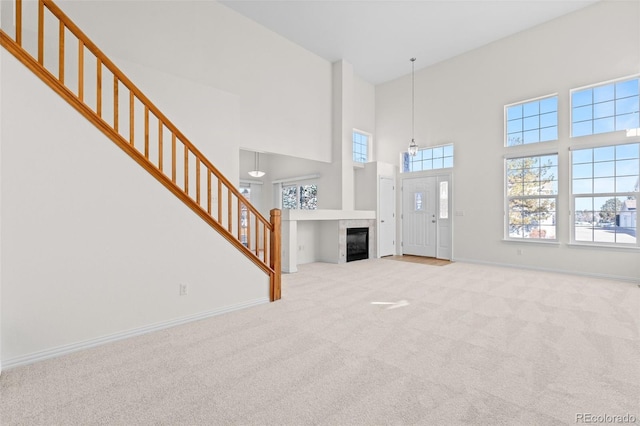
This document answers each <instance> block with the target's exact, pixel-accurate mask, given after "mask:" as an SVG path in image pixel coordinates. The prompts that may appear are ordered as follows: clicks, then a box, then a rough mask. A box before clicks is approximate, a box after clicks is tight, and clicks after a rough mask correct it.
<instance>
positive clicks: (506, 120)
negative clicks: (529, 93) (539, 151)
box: [503, 93, 559, 148]
mask: <svg viewBox="0 0 640 426" xmlns="http://www.w3.org/2000/svg"><path fill="white" fill-rule="evenodd" d="M548 99H555V104H556V109H555V125H551V126H542V124H541V122H540V120H541V117H542V116H543V115H547V114H552V113H553V111H549V112H544V113H541V112H540V109H539V108H538V113H537V114H533V115H530V116H527V117H530V118H531V117H537V121H538V125H537V127H535V128H531V129H530V131H533V130H537V131H538V140H537V141H535V142H525V141H524V133H525V130H524V119H525V118H527V117H524V115H523V116H522V117H521V120H522V121H523V123H522V124H523V126H522V130H521V133H522V134H523V140H522V142H521V143H518V144H509V134H510V133H509V122H510V121H515V120H517V119H518V118H516V119H512V120H509V116H508V111H509V109H510V108H514V107H517V106H522V107H523V108H524V106H525V105H529V104H533V103H540V102H542V101H545V100H548ZM553 127H555V129H556V137H555V138H554V139H545V140H540V131H541V130H542V129H549V128H553ZM503 131H504V146H505V147H507V148H512V147H514V146H523V145H535V144H539V143H546V142H555V141H557V140H558V132H559V125H558V94H557V93H552V94H549V95H544V96H539V97H537V98H532V99H527V100H525V101H520V102H514V103H512V104H508V105H505V106H504V129H503ZM512 133H513V132H512Z"/></svg>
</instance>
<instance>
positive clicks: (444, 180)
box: [402, 174, 452, 260]
mask: <svg viewBox="0 0 640 426" xmlns="http://www.w3.org/2000/svg"><path fill="white" fill-rule="evenodd" d="M450 205H451V175H450V174H446V175H434V176H421V177H411V178H404V179H402V254H411V255H416V256H426V257H434V258H438V259H446V260H451V254H452V247H451V242H452V238H451V233H452V229H451V214H450V211H451V209H450Z"/></svg>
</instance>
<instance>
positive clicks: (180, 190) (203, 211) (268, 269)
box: [0, 0, 281, 301]
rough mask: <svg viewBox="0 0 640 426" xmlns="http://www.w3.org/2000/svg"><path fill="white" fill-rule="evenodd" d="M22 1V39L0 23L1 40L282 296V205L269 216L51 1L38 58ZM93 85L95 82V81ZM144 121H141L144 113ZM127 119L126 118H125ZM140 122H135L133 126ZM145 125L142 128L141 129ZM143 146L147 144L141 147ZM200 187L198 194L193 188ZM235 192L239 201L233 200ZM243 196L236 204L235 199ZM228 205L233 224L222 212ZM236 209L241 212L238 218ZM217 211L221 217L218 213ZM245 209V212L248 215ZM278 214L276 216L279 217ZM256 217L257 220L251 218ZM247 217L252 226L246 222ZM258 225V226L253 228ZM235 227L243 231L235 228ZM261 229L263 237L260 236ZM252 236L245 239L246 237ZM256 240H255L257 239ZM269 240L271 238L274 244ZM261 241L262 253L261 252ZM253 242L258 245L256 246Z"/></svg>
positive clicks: (43, 5) (18, 13)
mask: <svg viewBox="0 0 640 426" xmlns="http://www.w3.org/2000/svg"><path fill="white" fill-rule="evenodd" d="M14 1H15V17H16V21H15V22H16V25H15V30H16V34H15V40H14V39H12V38H11V37H10V36H9V35H8V34H7V33H5V32H4V30H0V43H1V45H2V46H3V47H4V48H6V49H7V50H8V51H9V52H10V53H11V54H13V55H14V56H15V57H16V58H17V59H18V60H20V61H21V62H22V63H23V64H24V65H25V66H26V67H27V68H29V69H30V70H31V71H32V72H33V73H34V74H36V75H37V76H38V77H39V78H40V79H41V80H43V81H44V82H45V83H46V84H47V85H49V86H50V87H51V88H52V89H53V90H54V91H56V92H57V93H58V94H59V95H60V96H61V97H62V98H63V99H65V100H66V101H67V102H68V103H69V104H70V105H71V106H73V107H74V108H75V109H76V110H77V111H78V112H80V114H82V115H83V116H84V117H85V118H86V119H87V120H89V121H90V122H91V123H93V124H94V125H95V126H96V127H97V128H98V129H99V130H101V131H102V132H103V133H104V134H105V135H107V136H108V137H109V138H110V139H111V140H112V141H113V142H114V143H116V145H118V146H119V147H120V148H121V149H122V150H123V151H124V152H126V153H127V154H128V155H129V156H130V157H131V158H133V159H134V160H135V161H136V162H137V163H138V164H139V165H141V166H142V167H143V168H144V169H145V170H147V171H148V172H149V173H150V174H151V175H153V176H154V177H155V178H156V179H157V180H158V181H159V182H160V183H162V184H163V185H164V186H165V187H166V188H167V189H169V190H170V191H171V192H172V193H173V194H174V195H176V196H177V197H178V198H179V199H181V200H182V201H183V202H184V203H185V204H186V205H187V206H188V207H189V208H191V209H192V210H193V211H194V212H195V213H196V214H198V215H199V216H200V217H201V218H202V219H203V220H204V221H205V222H207V223H208V224H209V225H210V226H212V227H213V228H214V229H215V230H216V231H217V232H219V233H220V234H221V235H222V236H223V237H224V238H225V239H227V240H228V241H229V242H230V243H231V244H232V245H234V246H235V247H236V248H237V249H238V250H240V251H241V252H242V253H243V254H244V255H245V256H247V257H248V258H249V259H251V261H253V262H254V263H255V264H256V265H258V267H260V268H261V269H262V270H263V271H264V272H265V273H267V274H268V275H269V277H270V298H271V300H272V301H274V300H278V299H279V298H280V275H281V272H280V264H281V260H280V244H281V243H280V235H279V233H280V221H279V217H280V215H279V211H278V214H277V215H275V216H274V212H273V211H272V212H271V218H270V220H267V219H266V218H265V217H264V216H262V215H261V214H260V212H259V211H258V210H257V209H256V208H255V207H254V206H253V205H252V204H251V203H250V202H249V201H248V200H246V199H245V198H244V196H243V195H242V193H241V192H240V191H239V190H238V189H237V188H236V187H235V186H234V185H233V184H232V183H231V182H230V181H229V180H228V179H227V178H226V177H225V176H224V175H223V174H222V173H221V172H220V171H219V170H218V169H217V168H216V167H215V166H214V165H213V164H212V163H211V162H210V161H209V160H208V159H207V158H206V157H205V156H204V155H203V154H202V153H201V152H200V151H199V150H198V149H197V148H196V147H195V145H194V144H193V143H192V142H191V141H190V140H189V139H187V137H186V136H185V135H184V134H183V133H182V132H181V131H180V130H179V129H178V128H177V127H176V126H175V125H174V124H173V123H172V122H171V121H170V120H169V119H168V118H167V117H166V116H165V115H164V114H163V113H162V112H161V111H160V110H159V109H158V108H157V107H156V106H155V104H153V103H152V102H151V101H150V100H149V99H148V98H147V97H146V96H145V95H144V94H143V93H142V91H141V90H140V89H139V88H138V87H137V86H136V85H134V84H133V82H131V80H129V79H128V78H127V77H126V76H125V75H124V73H123V72H122V71H121V70H120V69H119V68H118V67H116V65H115V64H114V63H113V62H112V61H111V60H110V59H109V58H108V57H107V56H106V55H105V54H104V53H103V52H102V51H101V50H100V49H99V48H98V47H97V46H96V45H95V44H94V43H93V42H92V41H91V40H90V39H89V38H88V37H87V36H86V35H85V34H84V32H82V31H81V30H80V29H79V28H78V26H77V25H75V24H74V23H73V22H72V21H71V20H70V19H69V18H68V17H67V16H66V15H65V14H64V13H63V12H62V10H61V9H60V8H59V7H58V6H56V5H55V4H54V3H53V2H52V1H51V0H39V1H38V11H37V13H38V18H37V19H38V30H37V33H38V46H37V58H34V57H33V56H32V55H31V54H30V53H29V52H28V51H27V50H26V49H24V48H23V47H22V33H23V31H24V26H23V25H22V19H23V10H22V0H14ZM45 10H48V11H50V12H51V14H53V15H54V16H55V17H56V18H57V19H58V26H59V28H58V31H57V34H58V55H59V57H58V66H57V69H56V70H55V71H57V74H58V75H57V76H56V75H54V71H53V70H50V69H48V68H47V66H46V65H45V60H44V56H45V42H46V40H45V37H46V34H47V32H46V31H45V29H44V21H45ZM66 30H68V31H69V32H70V33H71V34H72V35H73V36H75V37H76V38H77V40H78V50H77V55H78V70H77V71H78V73H77V77H78V81H77V92H74V90H73V89H71V88H70V87H68V86H67V85H66V84H65V45H66V41H65V32H66ZM85 53H90V54H93V56H94V57H95V59H96V64H97V66H96V76H95V79H94V80H93V82H95V86H96V105H95V110H94V109H92V108H91V106H89V105H88V104H87V103H86V102H85V98H86V96H85V93H86V90H85V85H86V84H87V83H86V82H91V81H92V80H91V79H85V65H84V64H85ZM103 67H104V68H105V69H106V70H108V71H109V72H111V73H112V74H113V123H112V124H110V123H109V122H107V121H106V120H105V118H104V117H103V114H102V111H103V91H102V89H103V88H102V82H103V69H102V68H103ZM89 84H91V83H89ZM120 85H122V86H123V87H125V88H126V89H127V90H128V91H129V99H128V107H129V114H128V117H127V115H126V114H122V116H121V114H120V111H119V101H120V96H119V95H120V94H119V86H120ZM138 103H140V104H142V106H143V108H144V116H143V117H140V115H138V118H137V119H136V112H135V106H136V104H138ZM122 117H124V120H127V119H128V129H129V135H128V138H125V137H124V136H123V135H121V134H120V133H119V130H120V128H121V126H120V119H121V118H122ZM150 117H153V118H154V119H157V120H158V127H157V128H158V143H157V147H158V153H157V154H158V158H157V160H158V161H157V164H156V163H154V162H153V160H152V159H151V158H150V140H149V138H150V135H149V131H150V130H149V129H150V123H149V120H150ZM141 119H142V120H143V121H142V123H141V122H140V121H139V120H141ZM125 124H127V123H126V121H125ZM134 124H135V125H134ZM136 128H139V129H143V138H142V139H143V140H142V142H141V141H140V140H139V139H141V138H138V139H136ZM165 129H166V130H167V131H168V132H169V133H170V134H171V168H170V170H167V172H165V170H164V169H165V167H164V147H163V139H164V137H163V135H164V132H165ZM141 131H142V130H141ZM136 143H137V144H138V145H142V151H141V150H140V149H139V148H138V147H137V146H136ZM178 143H179V144H182V147H183V149H182V155H183V164H181V165H180V167H181V168H178V164H177V154H178V150H177V144H178ZM191 159H195V168H194V169H195V170H193V169H191V171H190V167H189V163H190V161H191ZM201 168H204V171H205V173H206V179H207V185H206V188H207V196H206V206H202V204H201V202H203V201H202V200H203V197H202V196H201V191H202V186H203V185H201V180H202V179H203V177H202V174H201ZM178 171H181V172H182V178H183V179H182V182H180V183H179V182H178V181H177V172H178ZM193 172H194V173H195V181H194V182H193V183H192V184H191V185H190V175H189V173H193ZM212 175H213V176H214V177H215V179H216V180H217V187H214V185H212V183H211V180H212ZM194 188H195V196H193V195H192V193H193V191H194ZM225 191H226V193H227V197H226V198H227V200H226V203H225V202H224V201H223V193H224V192H225ZM214 195H217V198H216V200H217V209H213V208H212V198H213V196H214ZM234 198H235V200H234ZM234 201H236V203H234ZM225 204H226V213H227V214H226V224H225V217H223V212H224V209H223V207H225ZM234 209H236V210H237V217H236V218H235V222H234V215H233V212H234ZM214 213H217V216H214ZM242 213H244V214H246V220H245V221H243V220H242V219H243V218H242V215H241V214H242ZM274 217H277V220H276V219H274ZM251 219H254V220H251ZM243 223H245V225H244V226H243ZM253 226H255V228H254V230H253V232H252V231H251V228H252V227H253ZM234 228H236V232H235V233H234ZM260 232H262V241H261V239H260V238H259V237H260ZM243 237H244V238H245V239H246V246H245V245H244V244H243V242H242V241H241V239H242V238H243ZM252 240H254V241H255V244H254V243H253V242H252ZM268 242H269V244H268ZM261 243H262V257H261V256H260V252H261V247H260V244H261ZM252 245H253V246H252Z"/></svg>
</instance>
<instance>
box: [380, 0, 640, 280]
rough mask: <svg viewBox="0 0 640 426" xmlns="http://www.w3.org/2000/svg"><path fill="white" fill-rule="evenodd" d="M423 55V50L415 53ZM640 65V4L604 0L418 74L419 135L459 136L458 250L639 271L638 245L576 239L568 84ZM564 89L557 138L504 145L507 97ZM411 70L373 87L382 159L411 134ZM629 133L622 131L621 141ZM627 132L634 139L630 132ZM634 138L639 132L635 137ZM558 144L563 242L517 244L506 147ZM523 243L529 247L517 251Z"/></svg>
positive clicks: (436, 139)
mask: <svg viewBox="0 0 640 426" xmlns="http://www.w3.org/2000/svg"><path fill="white" fill-rule="evenodd" d="M418 59H419V58H418ZM638 72H640V3H638V2H617V1H605V2H599V3H597V4H595V5H592V6H590V7H587V8H585V9H583V10H580V11H578V12H575V13H573V14H570V15H566V16H564V17H561V18H558V19H556V20H554V21H551V22H548V23H545V24H543V25H541V26H539V27H536V28H533V29H530V30H527V31H524V32H522V33H519V34H517V35H515V36H512V37H509V38H507V39H503V40H500V41H498V42H495V43H492V44H490V45H487V46H484V47H482V48H480V49H477V50H474V51H472V52H469V53H467V54H464V55H461V56H458V57H456V58H453V59H451V60H449V61H446V62H443V63H440V64H438V65H436V66H433V67H430V68H427V69H424V70H421V71H419V72H417V73H416V76H415V77H416V78H415V87H416V96H415V107H416V127H415V134H416V141H417V142H418V144H419V145H421V146H433V145H439V144H442V143H446V142H453V143H454V146H455V168H454V198H453V208H454V210H455V211H456V212H460V213H463V214H464V216H457V215H456V216H454V252H453V256H454V258H456V259H467V260H473V261H480V262H490V263H500V264H510V265H519V266H525V267H533V268H542V269H553V270H561V271H570V272H579V273H587V274H599V275H610V276H618V277H624V278H630V279H636V280H637V279H638V278H640V254H639V253H638V251H629V250H627V251H625V250H620V249H618V250H616V249H609V250H607V249H597V248H588V249H583V248H575V247H569V246H567V244H566V243H568V242H569V219H568V218H569V184H568V179H569V175H568V165H569V155H568V147H569V146H579V145H586V144H590V143H593V142H595V141H598V140H600V141H601V140H602V138H601V137H600V138H596V137H594V138H589V137H583V138H579V139H576V140H570V138H569V129H568V127H569V112H568V109H569V90H570V89H571V88H574V87H580V86H583V85H587V84H593V83H598V82H601V81H606V80H610V79H614V78H619V77H623V76H628V75H632V74H636V73H638ZM553 93H558V97H559V141H558V142H553V143H545V144H539V146H529V145H527V146H523V147H517V148H512V149H506V148H504V146H503V145H504V136H503V111H504V109H503V108H504V105H506V104H509V103H513V102H518V101H523V100H527V99H530V98H533V97H538V96H543V95H548V94H553ZM410 96H411V78H410V76H405V77H403V78H401V79H398V80H396V81H392V82H389V83H386V84H382V85H379V86H377V87H376V136H377V138H376V140H377V145H376V149H377V153H378V159H379V160H380V161H386V162H391V163H394V164H398V153H399V152H400V151H404V150H406V146H407V144H408V142H409V140H410V138H411V109H410V108H411V102H410ZM621 139H622V140H627V138H625V137H624V135H618V138H617V139H615V141H619V140H621ZM628 140H631V139H630V138H629V139H628ZM636 140H637V139H636ZM536 150H550V151H552V152H558V153H559V161H560V164H561V165H563V166H564V167H561V171H560V175H559V178H560V193H559V202H558V218H559V224H558V234H559V238H560V242H561V244H560V245H558V246H548V245H544V246H543V245H540V244H527V245H523V244H515V243H506V242H503V241H502V238H503V235H504V222H503V220H504V217H503V212H504V198H503V194H504V188H503V182H504V177H503V156H504V155H505V154H507V153H509V154H511V153H520V154H523V155H528V154H529V153H531V152H534V151H536ZM517 250H522V255H518V254H517Z"/></svg>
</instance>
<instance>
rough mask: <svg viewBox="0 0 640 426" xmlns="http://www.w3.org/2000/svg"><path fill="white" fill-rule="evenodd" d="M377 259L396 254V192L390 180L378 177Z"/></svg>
mask: <svg viewBox="0 0 640 426" xmlns="http://www.w3.org/2000/svg"><path fill="white" fill-rule="evenodd" d="M379 191H380V194H379V197H378V200H379V203H380V206H379V211H380V222H379V223H378V230H379V231H378V237H379V242H380V244H379V247H378V257H382V256H391V255H394V254H396V242H395V239H396V219H395V217H396V191H395V184H394V183H393V179H392V178H387V177H380V187H379Z"/></svg>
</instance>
